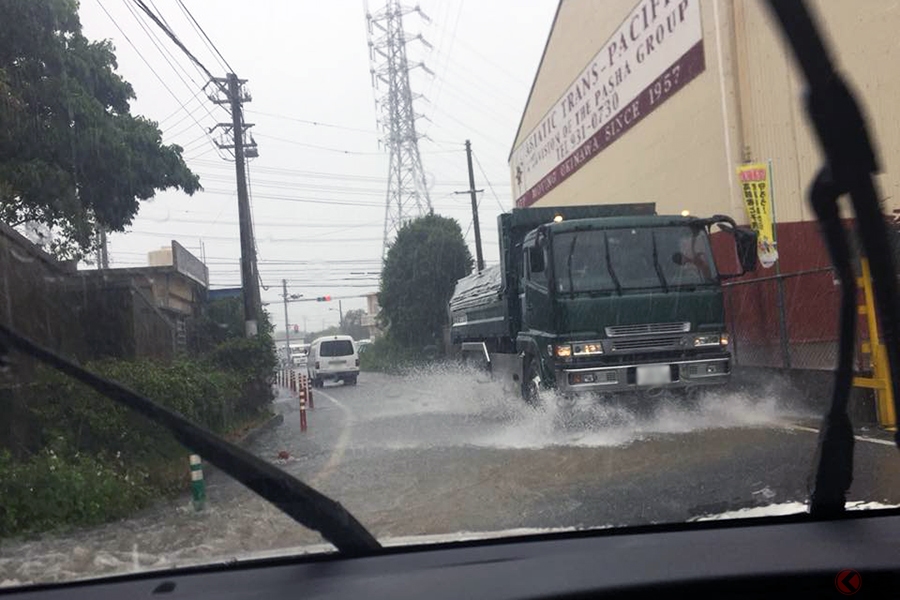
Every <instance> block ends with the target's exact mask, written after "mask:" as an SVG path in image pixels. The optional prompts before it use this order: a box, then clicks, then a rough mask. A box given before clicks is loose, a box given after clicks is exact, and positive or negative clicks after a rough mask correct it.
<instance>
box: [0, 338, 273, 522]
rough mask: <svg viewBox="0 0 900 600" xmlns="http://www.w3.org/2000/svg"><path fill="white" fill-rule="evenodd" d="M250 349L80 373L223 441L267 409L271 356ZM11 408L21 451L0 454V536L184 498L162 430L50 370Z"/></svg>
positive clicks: (248, 345)
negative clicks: (21, 440) (140, 397)
mask: <svg viewBox="0 0 900 600" xmlns="http://www.w3.org/2000/svg"><path fill="white" fill-rule="evenodd" d="M264 346H265V345H264V344H262V343H260V342H257V341H255V340H244V339H236V340H229V341H227V342H225V343H223V344H220V345H219V346H218V347H216V348H215V350H214V351H213V352H211V353H210V354H209V355H208V356H207V357H205V358H204V359H202V360H197V359H186V358H185V359H180V360H177V361H175V362H173V363H170V364H164V363H160V362H155V361H152V360H135V361H124V360H114V359H111V360H103V361H98V362H93V363H89V364H88V365H86V367H87V368H88V369H90V370H91V371H94V372H96V373H98V374H100V375H102V376H104V377H107V378H110V379H113V380H115V381H118V382H120V383H122V384H124V385H126V386H127V387H129V388H131V389H133V390H135V391H136V392H138V393H140V394H143V395H145V396H147V397H148V398H151V399H153V400H155V401H157V402H160V403H161V404H163V405H165V406H167V407H169V408H172V409H174V410H176V411H178V412H180V413H181V414H183V415H185V416H186V417H187V418H189V419H190V420H191V421H193V422H195V423H197V424H200V425H202V426H204V427H206V428H207V429H210V430H212V431H214V432H216V433H220V434H226V433H228V432H230V431H233V430H236V429H239V428H241V427H242V426H243V425H245V424H246V423H248V422H250V421H253V420H256V419H258V418H259V417H260V415H261V414H263V413H264V412H265V411H266V410H267V407H268V404H269V401H270V400H271V387H270V386H269V385H268V384H269V381H270V379H269V377H270V375H271V373H272V372H273V370H274V360H272V359H270V358H269V357H268V356H267V355H269V356H272V357H274V355H273V353H272V352H271V351H270V349H269V348H268V347H264ZM14 402H16V403H18V405H19V406H18V407H17V411H16V414H18V415H24V416H23V417H21V418H22V419H23V421H22V422H21V423H18V424H17V425H21V426H22V427H23V428H24V429H23V431H26V432H29V433H28V434H27V435H25V436H24V437H25V442H24V444H23V447H16V448H5V449H4V448H0V498H2V501H0V536H4V537H5V536H9V535H13V534H21V533H29V532H37V531H44V530H47V529H53V528H58V527H68V526H76V525H90V524H96V523H100V522H103V521H107V520H110V519H116V518H122V517H124V516H127V515H129V514H131V513H133V512H134V511H136V510H138V509H140V508H142V507H144V506H147V505H148V504H149V503H151V502H152V501H154V500H156V499H158V498H160V497H163V496H167V495H171V494H173V493H178V492H183V491H185V490H187V489H188V482H189V471H188V468H187V456H188V450H187V449H186V448H184V447H182V446H181V444H179V443H178V442H177V441H176V440H175V439H174V438H173V437H172V436H171V435H170V434H169V433H168V432H167V431H166V430H165V429H163V428H162V427H160V426H158V425H155V424H153V423H152V422H150V421H149V420H148V419H146V418H144V417H142V416H141V415H139V414H137V413H135V412H134V411H131V410H129V409H127V408H125V407H123V406H122V405H120V404H118V403H116V402H113V401H112V400H110V399H108V398H106V397H105V396H102V395H100V394H98V393H96V392H94V391H92V390H90V389H89V388H87V387H86V386H84V385H82V384H79V383H77V382H75V381H74V380H72V379H69V378H67V377H65V376H63V375H61V374H59V373H58V372H56V371H53V370H51V369H39V370H38V373H37V376H36V377H35V378H34V380H33V382H32V384H31V385H29V386H27V387H25V388H23V389H22V390H20V391H19V392H18V393H17V394H16V396H15V398H14Z"/></svg>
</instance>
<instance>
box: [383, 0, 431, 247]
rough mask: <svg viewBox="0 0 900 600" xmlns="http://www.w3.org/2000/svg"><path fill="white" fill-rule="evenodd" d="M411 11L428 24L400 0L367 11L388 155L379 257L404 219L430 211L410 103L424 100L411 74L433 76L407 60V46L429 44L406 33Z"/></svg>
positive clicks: (389, 0)
mask: <svg viewBox="0 0 900 600" xmlns="http://www.w3.org/2000/svg"><path fill="white" fill-rule="evenodd" d="M410 13H417V14H418V15H419V16H420V17H421V18H422V19H424V20H425V21H426V22H428V21H430V19H429V18H428V16H427V15H425V13H423V12H422V10H421V9H420V8H419V7H418V6H416V7H414V8H404V7H402V6H401V5H400V2H399V0H387V3H386V5H385V7H384V8H383V9H381V10H379V11H377V12H375V13H370V12H369V11H368V8H367V9H366V20H367V22H368V30H369V58H370V60H371V73H372V86H373V87H374V88H375V107H376V109H377V110H378V111H379V113H380V116H379V119H378V124H379V126H380V127H381V130H382V131H383V132H384V137H383V138H382V142H383V143H384V145H385V148H386V149H387V151H388V152H389V154H390V163H389V164H390V166H389V168H388V187H387V198H386V200H385V207H384V245H383V247H382V258H384V256H385V255H386V254H387V249H388V243H389V242H390V240H391V237H392V236H393V235H394V234H395V233H396V232H397V230H399V229H400V227H401V226H402V225H403V224H404V223H405V222H406V221H408V220H410V219H412V218H414V217H417V216H421V215H424V214H429V213H431V212H432V207H431V198H429V196H428V188H427V185H426V183H425V171H424V170H423V169H422V157H421V155H420V154H419V135H418V134H417V133H416V120H417V119H418V118H419V117H421V116H422V115H419V114H417V113H416V112H415V108H414V106H413V100H415V99H416V98H421V97H422V96H421V94H413V93H412V90H411V89H410V85H409V72H410V71H411V70H413V69H415V68H421V69H423V70H424V71H425V72H427V73H429V74H431V75H434V73H432V71H431V70H429V69H428V67H426V66H425V64H424V63H422V62H416V63H413V64H410V63H409V62H408V60H407V58H406V43H407V42H411V41H414V40H417V41H419V42H421V43H422V44H424V45H425V46H426V47H428V48H431V45H430V44H429V43H428V42H427V41H425V39H424V38H423V37H422V35H421V34H419V35H416V36H412V37H410V36H408V35H407V33H406V32H405V31H404V29H403V16H404V15H408V14H410Z"/></svg>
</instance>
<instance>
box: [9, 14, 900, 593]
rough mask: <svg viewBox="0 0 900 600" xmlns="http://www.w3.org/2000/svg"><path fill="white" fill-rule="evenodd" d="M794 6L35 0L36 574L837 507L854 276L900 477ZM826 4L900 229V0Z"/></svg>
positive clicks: (865, 377)
mask: <svg viewBox="0 0 900 600" xmlns="http://www.w3.org/2000/svg"><path fill="white" fill-rule="evenodd" d="M767 4H768V3H767V2H723V1H720V0H711V1H709V2H707V1H705V0H704V1H699V0H677V1H661V0H627V1H625V0H623V1H617V2H612V1H601V0H596V1H593V2H592V1H575V0H530V1H528V2H523V1H522V0H490V1H489V2H473V1H471V0H470V1H465V0H420V1H418V0H417V1H416V2H397V0H367V1H366V2H356V1H353V2H343V1H342V2H313V1H306V2H298V1H297V0H266V1H265V2H258V3H253V2H247V1H246V0H243V1H242V0H217V1H216V2H200V1H196V2H189V1H187V0H170V1H168V2H167V1H164V0H153V1H152V2H151V1H147V0H80V1H78V2H64V1H60V0H0V15H2V18H0V587H6V586H22V585H26V584H29V583H43V582H66V581H71V580H77V579H83V578H89V577H99V576H108V575H113V574H121V573H131V572H140V571H151V570H167V569H177V568H182V567H185V566H187V565H194V564H216V565H222V564H231V563H232V562H233V561H235V560H236V561H241V560H244V559H253V558H259V557H267V556H273V555H277V554H286V555H292V556H293V555H299V554H304V553H312V554H321V553H329V552H347V551H348V548H350V549H351V551H352V550H353V549H355V548H356V546H354V543H360V540H363V542H365V543H361V544H360V546H359V547H362V548H365V549H367V550H371V549H372V548H373V547H374V546H372V543H371V542H372V540H374V541H376V542H377V543H378V544H382V545H385V546H388V545H415V544H419V543H420V542H422V543H424V542H444V541H458V540H461V539H483V538H489V537H499V536H520V535H523V534H526V533H535V534H541V533H547V532H554V531H571V530H594V529H601V528H602V529H608V528H623V529H624V528H630V527H636V526H643V525H650V524H669V523H679V524H683V523H692V522H694V521H697V520H702V519H718V518H740V517H742V516H747V515H761V514H773V513H796V512H803V511H805V510H807V509H808V507H809V506H810V493H809V489H808V481H809V479H810V478H809V474H810V472H817V471H816V470H815V469H813V464H814V461H815V459H816V456H818V445H817V444H818V441H819V437H820V436H819V430H820V429H821V417H822V415H823V413H824V407H825V406H826V405H827V404H828V402H829V401H830V397H831V390H832V388H833V387H834V382H835V372H836V366H837V365H838V359H839V356H840V354H841V353H840V351H839V350H840V344H839V325H838V324H839V314H840V310H839V308H840V301H841V294H842V292H846V293H848V294H849V292H850V291H853V292H854V293H855V294H856V300H855V305H854V307H855V310H856V311H857V314H856V317H857V321H856V323H857V332H856V339H855V340H854V343H853V348H852V352H849V353H848V354H852V356H853V361H854V362H853V365H852V372H853V389H852V395H851V398H850V400H849V407H850V408H849V410H850V411H851V413H852V420H851V421H852V424H853V427H854V430H853V431H854V433H855V435H856V438H855V441H854V457H853V458H854V471H853V478H852V480H853V486H852V489H850V490H849V491H848V492H847V501H848V506H850V507H854V508H861V509H865V510H870V509H876V508H879V507H884V506H894V505H900V461H898V457H897V452H896V448H895V447H893V445H892V444H893V442H892V440H893V438H892V435H893V434H892V432H893V431H895V429H896V415H895V414H894V411H893V410H892V408H891V407H892V404H891V401H890V400H891V397H890V396H889V395H888V394H887V393H886V392H885V390H886V389H887V387H888V384H889V382H890V378H889V376H888V373H887V359H886V356H887V353H888V349H891V348H892V346H891V345H890V344H891V343H894V344H895V341H894V342H886V340H891V339H892V338H891V337H890V336H885V334H884V333H885V332H884V327H883V323H882V322H881V321H880V320H879V310H876V309H875V308H874V307H875V300H874V297H875V294H874V293H873V290H872V280H873V277H872V275H871V269H870V267H871V266H873V265H876V266H877V265H882V264H885V261H886V256H871V257H868V258H866V257H865V256H863V252H862V251H861V250H860V249H861V248H862V245H861V244H860V241H861V240H857V239H854V240H852V247H853V251H852V255H851V261H852V267H853V276H854V280H855V284H854V282H853V281H850V282H849V283H848V282H847V280H845V281H844V282H843V283H842V282H841V281H840V279H839V278H838V275H837V273H836V271H835V269H834V268H833V265H832V260H831V255H830V253H829V249H828V246H827V245H826V243H825V242H824V240H823V237H822V232H823V231H824V230H825V228H823V227H822V226H821V225H820V222H819V221H818V220H817V214H818V213H817V210H815V209H814V207H813V205H812V204H811V203H810V193H811V191H812V190H814V189H821V188H822V187H827V186H826V185H825V184H827V178H825V177H824V176H823V178H822V179H820V180H819V184H820V185H819V186H818V187H817V186H814V185H813V181H814V180H815V178H816V177H817V175H818V174H819V173H820V169H822V167H823V165H824V161H825V159H824V153H823V150H822V149H821V147H820V145H819V143H818V137H817V133H816V128H815V127H814V126H813V125H812V123H813V122H814V121H813V120H811V119H810V118H809V117H808V115H807V108H806V103H805V101H804V97H803V92H804V90H805V89H806V83H805V82H804V80H803V78H802V77H801V74H800V72H799V71H798V69H797V67H796V61H794V59H793V58H792V55H791V54H790V52H789V47H788V46H787V45H786V44H785V43H784V41H783V40H782V39H781V37H780V33H779V31H778V30H777V29H776V27H775V25H773V23H775V21H774V20H773V19H772V18H771V15H770V14H769V13H768V10H767ZM788 4H789V3H788ZM809 5H810V6H811V7H812V9H813V12H814V13H815V14H816V16H817V20H818V22H820V23H821V25H822V27H823V28H824V30H825V32H826V33H827V38H828V39H829V40H833V43H832V44H830V45H829V49H830V51H831V53H832V54H833V57H834V59H835V61H836V62H837V63H838V64H839V65H840V68H841V73H843V74H844V75H845V77H846V78H847V79H848V83H849V84H850V88H851V89H852V90H855V92H854V93H857V94H858V99H859V102H860V104H861V106H862V109H863V111H862V113H863V114H864V115H866V118H867V120H868V124H869V128H870V134H871V138H872V140H873V143H874V144H875V146H876V147H877V149H878V154H879V155H878V157H877V158H878V159H879V160H878V163H879V165H880V168H881V171H880V172H879V173H878V175H877V177H878V179H877V183H878V186H877V187H878V189H877V190H876V191H877V195H878V197H879V199H880V201H881V210H882V212H883V216H884V220H885V223H887V225H888V228H889V230H890V231H891V233H892V236H893V238H892V239H893V243H894V246H893V248H894V251H895V253H897V254H900V252H897V250H898V249H900V192H898V190H900V168H898V166H900V162H898V157H900V129H898V127H897V122H898V108H897V101H896V99H897V98H898V97H900V72H898V69H897V65H898V64H900V63H898V60H900V44H898V43H897V40H896V38H897V36H896V33H897V31H898V30H900V4H898V3H896V2H894V1H892V0H867V1H866V2H838V1H830V2H829V1H825V0H810V1H809ZM822 105H827V106H832V105H835V106H841V105H842V103H840V102H836V103H832V102H824V103H823V104H822ZM828 130H830V131H840V128H836V127H832V128H830V129H828ZM853 154H854V155H855V154H856V153H855V152H854V153H853ZM832 166H833V165H832ZM836 172H839V171H836ZM818 206H819V208H821V204H820V205H818ZM841 216H842V218H843V219H844V224H845V225H846V226H847V229H848V231H849V229H850V228H852V227H853V226H855V224H856V223H857V221H858V220H857V219H854V215H853V213H852V212H849V211H848V212H846V213H843V212H842V213H841ZM882 275H883V274H882ZM875 279H876V280H881V281H884V280H885V279H890V278H889V277H888V278H884V277H875ZM854 285H856V287H855V288H854V287H853V286H854ZM4 328H9V329H12V330H14V331H15V332H17V333H18V334H20V335H21V336H23V337H24V338H26V339H27V340H31V341H32V342H33V343H34V344H36V345H37V346H38V347H39V348H44V349H49V350H50V351H52V352H54V353H56V354H58V355H60V356H62V357H65V358H66V359H67V360H69V361H70V362H71V363H72V364H74V365H76V366H80V367H82V368H84V369H86V370H87V371H90V372H91V373H94V374H96V375H97V376H99V377H102V378H103V379H104V381H107V380H108V381H115V382H119V383H121V384H122V386H124V387H125V388H126V389H127V390H132V391H133V392H135V393H137V394H139V395H140V396H141V397H143V398H146V399H148V400H150V401H153V402H155V403H157V405H158V406H161V407H164V408H166V409H168V410H167V411H160V410H149V409H147V406H149V405H146V404H140V403H139V402H133V403H132V404H128V403H127V402H126V401H124V400H123V399H122V398H123V397H118V396H117V397H116V398H110V397H108V396H107V395H104V394H103V393H101V392H98V391H96V388H91V387H89V386H88V385H86V384H84V383H79V382H78V381H76V379H75V378H73V377H72V375H73V374H77V373H80V371H77V370H76V371H69V374H68V375H64V374H62V373H61V372H60V371H58V370H56V369H54V368H51V367H49V366H48V365H47V364H45V363H44V362H41V360H39V359H38V358H35V354H38V355H39V354H40V352H35V351H34V348H31V349H30V350H29V349H28V348H27V347H26V346H22V345H15V346H14V345H13V344H12V342H9V343H7V341H6V338H5V337H4V336H3V331H4V330H5V329H4ZM7 337H9V338H10V339H12V337H11V336H7ZM7 346H9V348H7ZM7 349H8V350H9V356H4V354H5V351H6V350H7ZM310 352H311V353H310ZM43 358H44V359H46V358H47V357H46V356H44V357H43ZM57 366H59V365H58V364H57ZM840 372H847V370H842V371H840ZM101 389H104V390H106V391H107V392H109V390H110V389H111V388H110V387H108V386H107V387H102V386H101ZM120 391H121V390H120ZM132 400H134V399H133V398H132ZM135 406H138V407H143V408H144V409H146V412H145V413H138V412H136V411H135V409H134V407H135ZM157 408H158V407H157ZM172 413H177V414H178V415H181V416H182V417H183V419H184V421H177V424H174V425H173V422H171V421H170V422H168V423H167V424H166V425H163V424H161V423H160V422H159V421H157V420H151V418H150V417H149V416H147V415H148V414H149V415H151V416H152V415H155V418H156V419H160V418H162V417H160V415H171V414H172ZM185 422H186V423H188V424H191V425H193V426H194V427H195V429H189V431H191V432H193V433H192V434H191V435H187V434H185V433H184V431H186V429H178V426H181V427H184V423H185ZM173 427H174V428H175V429H176V431H177V432H178V433H173V431H172V428H173ZM197 429H199V431H201V432H208V433H212V434H214V435H215V436H216V438H217V439H220V440H224V441H225V442H227V443H228V444H230V445H227V444H226V445H224V446H223V447H225V448H231V450H232V451H233V454H228V453H227V452H226V453H223V452H222V447H218V446H214V445H213V446H210V445H204V444H205V443H207V442H208V441H209V440H208V439H207V438H206V437H204V436H200V437H197V436H196V430H197ZM192 436H193V437H192ZM829 439H830V438H829ZM235 448H237V449H238V450H240V451H242V452H243V454H242V453H241V452H238V451H237V450H235ZM248 456H249V457H250V458H252V459H253V460H250V459H248ZM223 457H224V458H223ZM242 460H243V461H244V462H241V461H242ZM836 462H839V461H836ZM229 473H231V474H229ZM295 480H296V481H298V482H300V483H302V484H303V485H302V486H300V485H295V486H293V487H290V486H283V485H281V484H280V483H279V482H281V483H283V482H284V481H292V482H295ZM309 489H312V490H314V491H317V492H318V493H320V494H322V495H324V496H327V498H329V499H331V500H332V501H333V502H332V503H325V504H326V505H327V506H330V507H331V508H334V507H335V506H338V507H343V508H344V509H346V513H340V512H338V514H334V513H331V512H329V511H328V510H319V508H320V507H318V506H309V505H308V504H306V502H308V500H309V499H308V498H306V497H304V496H303V491H304V490H306V491H308V490H309ZM298 490H299V491H298ZM279 494H282V495H280V496H279ZM298 494H299V499H298V496H297V495H298ZM273 496H274V498H273ZM347 513H348V514H347ZM351 517H352V519H355V521H356V522H358V527H355V526H353V527H350V528H349V531H350V532H349V533H346V532H345V533H346V535H343V536H342V535H340V532H338V533H337V534H336V532H335V528H337V529H338V530H340V529H341V527H340V525H347V524H348V523H349V524H352V523H353V522H354V521H353V520H352V519H351ZM323 520H324V521H323ZM336 524H337V525H336ZM688 527H690V525H688ZM363 532H367V534H368V537H367V535H366V533H363ZM369 537H371V539H369ZM348 540H349V541H348ZM298 589H299V588H298Z"/></svg>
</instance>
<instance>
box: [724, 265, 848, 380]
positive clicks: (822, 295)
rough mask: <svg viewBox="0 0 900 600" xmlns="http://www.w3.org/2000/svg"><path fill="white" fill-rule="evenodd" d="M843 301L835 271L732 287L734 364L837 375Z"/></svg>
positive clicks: (728, 298)
mask: <svg viewBox="0 0 900 600" xmlns="http://www.w3.org/2000/svg"><path fill="white" fill-rule="evenodd" d="M839 301H840V286H839V283H838V282H837V280H836V279H835V276H834V271H833V269H832V268H830V267H826V268H819V269H811V270H806V271H797V272H792V273H777V274H774V275H771V276H768V277H757V278H754V279H749V280H745V281H737V282H733V283H727V284H726V285H725V310H726V314H727V317H726V318H727V319H728V328H729V330H730V331H731V335H732V340H733V346H732V351H733V353H734V357H735V364H736V365H738V366H743V367H774V368H782V369H815V370H832V369H834V368H835V366H836V365H837V351H838V318H839ZM862 333H864V330H863V332H862Z"/></svg>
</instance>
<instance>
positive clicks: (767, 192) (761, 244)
mask: <svg viewBox="0 0 900 600" xmlns="http://www.w3.org/2000/svg"><path fill="white" fill-rule="evenodd" d="M737 173H738V179H739V180H740V182H741V192H742V194H743V198H744V208H745V209H746V210H747V217H748V218H749V219H750V227H751V228H752V229H753V231H755V232H756V234H757V236H758V237H757V242H756V247H757V253H758V255H759V262H760V264H762V266H764V267H766V268H768V267H771V266H772V265H774V264H775V261H777V260H778V247H777V245H776V243H775V227H774V225H773V217H774V209H773V207H772V173H771V171H770V170H769V166H768V165H767V164H765V163H752V164H746V165H741V166H739V167H738V169H737Z"/></svg>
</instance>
